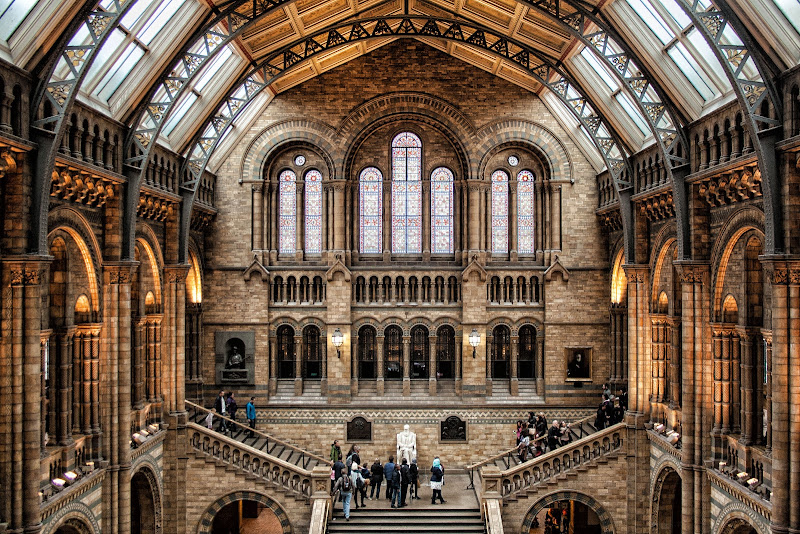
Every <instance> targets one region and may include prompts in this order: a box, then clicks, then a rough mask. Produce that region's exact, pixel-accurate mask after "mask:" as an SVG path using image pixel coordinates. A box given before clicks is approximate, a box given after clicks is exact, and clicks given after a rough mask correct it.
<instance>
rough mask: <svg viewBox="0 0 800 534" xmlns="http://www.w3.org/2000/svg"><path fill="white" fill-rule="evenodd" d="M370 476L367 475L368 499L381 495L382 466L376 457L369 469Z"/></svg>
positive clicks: (378, 497)
mask: <svg viewBox="0 0 800 534" xmlns="http://www.w3.org/2000/svg"><path fill="white" fill-rule="evenodd" d="M369 471H370V474H371V476H370V477H369V485H370V490H369V500H373V499H380V497H381V482H383V466H382V465H381V461H380V459H378V458H375V463H373V464H372V467H370V469H369Z"/></svg>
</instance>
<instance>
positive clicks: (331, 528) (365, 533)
mask: <svg viewBox="0 0 800 534" xmlns="http://www.w3.org/2000/svg"><path fill="white" fill-rule="evenodd" d="M340 506H341V505H338V506H337V507H336V510H335V511H334V513H333V519H332V520H331V521H329V522H328V532H329V533H330V534H393V533H397V534H400V533H403V534H415V533H417V532H420V533H424V532H438V533H451V534H483V533H484V532H485V529H484V524H483V519H481V511H480V508H470V509H455V508H446V507H438V508H436V507H432V508H423V509H411V508H402V509H399V510H398V509H395V508H379V509H372V508H370V509H367V510H358V511H351V513H350V521H345V518H344V514H343V513H342V510H341V508H340Z"/></svg>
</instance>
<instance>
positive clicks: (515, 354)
mask: <svg viewBox="0 0 800 534" xmlns="http://www.w3.org/2000/svg"><path fill="white" fill-rule="evenodd" d="M518 362H519V336H511V362H510V366H511V369H509V370H510V371H511V373H510V376H511V380H509V384H510V389H511V395H512V396H514V397H516V396H518V395H519V374H518V372H517V371H518V369H517V367H518Z"/></svg>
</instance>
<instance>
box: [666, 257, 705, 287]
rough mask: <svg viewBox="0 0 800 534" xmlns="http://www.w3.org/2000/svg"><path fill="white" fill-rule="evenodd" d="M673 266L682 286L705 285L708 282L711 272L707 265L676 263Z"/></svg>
mask: <svg viewBox="0 0 800 534" xmlns="http://www.w3.org/2000/svg"><path fill="white" fill-rule="evenodd" d="M673 265H675V266H676V267H677V269H678V276H679V278H680V281H681V283H683V284H705V283H707V281H708V276H709V274H710V271H711V268H710V265H709V264H708V263H705V262H702V263H701V262H684V261H676V262H674V263H673Z"/></svg>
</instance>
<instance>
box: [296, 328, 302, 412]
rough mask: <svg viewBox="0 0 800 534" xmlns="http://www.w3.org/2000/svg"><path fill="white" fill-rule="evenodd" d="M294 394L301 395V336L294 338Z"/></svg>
mask: <svg viewBox="0 0 800 534" xmlns="http://www.w3.org/2000/svg"><path fill="white" fill-rule="evenodd" d="M294 394H295V395H296V396H298V397H299V396H300V395H302V394H303V336H294Z"/></svg>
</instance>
